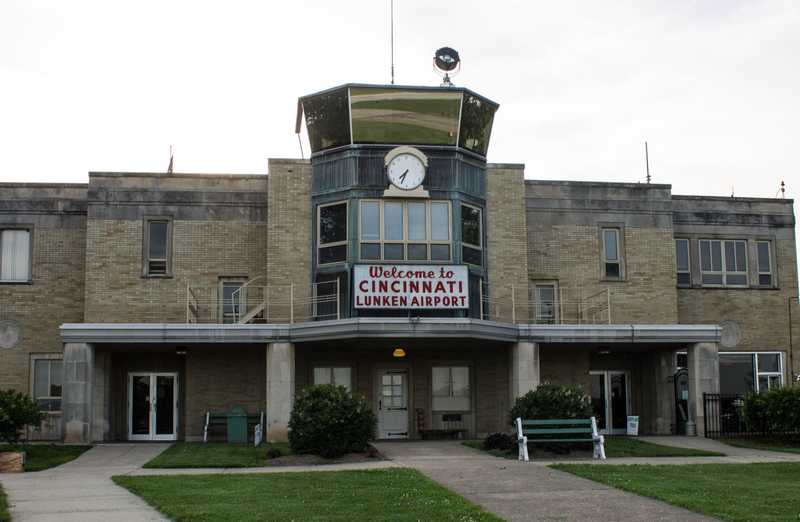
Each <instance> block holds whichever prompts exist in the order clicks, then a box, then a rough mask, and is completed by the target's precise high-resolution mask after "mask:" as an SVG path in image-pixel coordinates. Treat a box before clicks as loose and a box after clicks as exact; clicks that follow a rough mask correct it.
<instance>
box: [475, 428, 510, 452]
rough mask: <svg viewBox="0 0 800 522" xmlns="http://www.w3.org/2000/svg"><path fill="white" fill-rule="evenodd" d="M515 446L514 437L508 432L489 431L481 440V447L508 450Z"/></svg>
mask: <svg viewBox="0 0 800 522" xmlns="http://www.w3.org/2000/svg"><path fill="white" fill-rule="evenodd" d="M516 446H517V440H516V438H514V437H512V436H511V435H510V434H508V433H502V432H499V433H490V434H489V435H488V436H487V437H486V438H485V439H484V440H483V449H485V450H501V451H509V450H511V449H513V448H515V447H516Z"/></svg>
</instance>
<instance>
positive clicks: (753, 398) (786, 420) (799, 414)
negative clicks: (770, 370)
mask: <svg viewBox="0 0 800 522" xmlns="http://www.w3.org/2000/svg"><path fill="white" fill-rule="evenodd" d="M743 413H744V419H745V423H746V424H747V430H748V431H752V432H758V433H763V434H765V435H769V434H794V435H798V434H800V386H797V385H795V386H787V387H784V388H776V389H773V390H770V391H768V392H766V393H759V394H756V393H754V394H750V395H748V396H747V397H745V399H744V408H743Z"/></svg>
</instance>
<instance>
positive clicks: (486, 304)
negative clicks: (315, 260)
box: [186, 278, 612, 324]
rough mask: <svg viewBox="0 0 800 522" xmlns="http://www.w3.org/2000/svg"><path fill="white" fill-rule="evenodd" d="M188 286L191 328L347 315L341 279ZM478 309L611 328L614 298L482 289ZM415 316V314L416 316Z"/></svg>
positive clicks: (495, 316)
mask: <svg viewBox="0 0 800 522" xmlns="http://www.w3.org/2000/svg"><path fill="white" fill-rule="evenodd" d="M257 282H259V279H258V278H257V279H254V280H251V281H250V282H247V283H243V284H242V285H241V286H238V287H225V286H222V285H218V286H191V285H187V287H186V322H187V323H230V324H260V323H261V324H291V323H303V322H311V321H329V320H338V319H342V318H343V317H346V316H347V315H348V313H347V311H346V310H345V308H347V306H346V305H345V304H344V303H346V302H343V301H342V299H341V296H342V293H343V292H342V288H340V283H339V280H338V279H334V280H332V281H324V282H319V283H314V284H311V285H295V284H291V283H290V284H286V285H270V286H265V285H258V284H256V283H257ZM478 301H479V305H480V306H479V307H478V306H477V305H473V306H472V307H471V314H470V315H471V316H472V317H476V318H477V317H480V318H482V319H484V320H488V321H497V322H502V323H512V324H611V322H612V320H611V317H612V313H611V312H612V309H611V305H612V295H611V291H610V290H609V289H608V288H605V289H601V290H595V291H593V292H588V291H586V289H582V288H579V287H576V288H572V287H566V286H558V287H556V286H555V285H553V286H552V287H551V289H548V291H546V292H544V293H542V292H540V291H539V290H537V285H533V284H532V285H531V286H530V287H519V286H510V287H508V288H505V289H502V288H495V289H491V288H489V287H488V286H487V285H486V284H485V283H484V284H481V286H480V296H479V299H478ZM412 315H413V312H412Z"/></svg>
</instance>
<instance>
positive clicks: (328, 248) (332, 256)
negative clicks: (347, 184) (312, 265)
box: [317, 201, 347, 265]
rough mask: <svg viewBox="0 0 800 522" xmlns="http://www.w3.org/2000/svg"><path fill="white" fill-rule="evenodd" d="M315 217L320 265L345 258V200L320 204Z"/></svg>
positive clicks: (341, 260) (339, 261) (338, 261)
mask: <svg viewBox="0 0 800 522" xmlns="http://www.w3.org/2000/svg"><path fill="white" fill-rule="evenodd" d="M317 208H318V211H317V212H318V219H317V241H318V244H319V251H318V257H317V262H318V264H320V265H326V264H329V263H341V262H344V261H346V260H347V202H346V201H341V202H338V203H329V204H327V205H320V206H319V207H317Z"/></svg>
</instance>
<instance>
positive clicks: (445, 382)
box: [431, 366, 472, 411]
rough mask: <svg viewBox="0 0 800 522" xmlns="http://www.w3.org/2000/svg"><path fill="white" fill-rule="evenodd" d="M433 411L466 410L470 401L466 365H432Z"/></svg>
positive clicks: (469, 405)
mask: <svg viewBox="0 0 800 522" xmlns="http://www.w3.org/2000/svg"><path fill="white" fill-rule="evenodd" d="M432 371H433V374H432V383H433V393H432V395H433V403H432V405H431V406H432V408H433V411H468V410H470V408H471V405H472V401H471V396H470V390H469V368H468V367H467V366H434V367H433V369H432Z"/></svg>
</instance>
